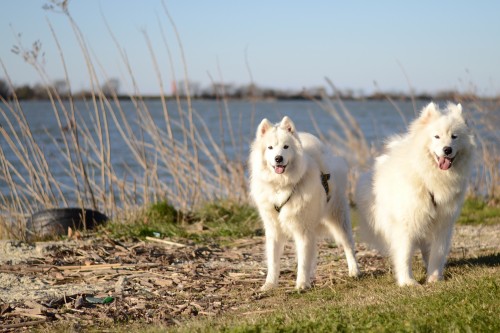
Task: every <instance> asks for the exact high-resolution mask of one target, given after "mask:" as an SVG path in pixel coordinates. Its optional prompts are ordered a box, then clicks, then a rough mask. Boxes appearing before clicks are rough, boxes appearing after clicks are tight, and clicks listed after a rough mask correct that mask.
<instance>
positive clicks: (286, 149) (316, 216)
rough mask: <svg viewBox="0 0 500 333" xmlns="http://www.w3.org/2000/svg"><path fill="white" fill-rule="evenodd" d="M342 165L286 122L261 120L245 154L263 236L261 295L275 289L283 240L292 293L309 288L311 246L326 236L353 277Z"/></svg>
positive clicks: (312, 259)
mask: <svg viewBox="0 0 500 333" xmlns="http://www.w3.org/2000/svg"><path fill="white" fill-rule="evenodd" d="M346 185H347V163H346V162H345V161H344V160H342V159H339V158H336V157H333V156H331V154H330V153H329V152H328V149H327V147H325V145H323V143H322V142H321V141H320V140H319V139H318V138H316V137H315V136H313V135H312V134H308V133H298V132H297V131H296V129H295V125H294V123H293V122H292V120H291V119H290V118H288V117H284V118H283V120H282V121H281V123H279V124H276V125H273V124H272V123H270V122H269V121H268V120H267V119H264V120H262V122H261V123H260V125H259V127H258V129H257V136H256V138H255V141H254V142H253V144H252V147H251V153H250V188H251V189H250V192H251V196H252V198H253V200H254V201H255V203H256V204H257V208H258V210H259V213H260V216H261V218H262V220H263V222H264V227H265V231H266V254H267V270H268V271H267V277H266V282H265V284H264V285H263V286H262V288H261V290H268V289H271V288H273V287H275V286H277V284H278V277H279V273H280V257H281V255H282V253H283V247H284V242H285V240H286V238H287V237H293V239H294V240H295V245H296V252H297V263H298V268H297V283H296V288H297V289H305V288H308V287H310V285H311V282H310V281H311V280H310V279H311V278H312V277H313V276H314V271H315V268H316V267H315V266H316V241H317V238H318V236H319V235H324V234H325V233H328V231H329V232H331V233H332V234H333V236H334V238H335V240H336V241H337V243H338V244H340V245H342V246H343V248H344V252H345V255H346V258H347V264H348V267H349V275H350V276H357V275H358V274H359V270H358V265H357V262H356V258H355V253H354V241H353V237H352V228H351V221H350V216H349V205H348V202H347V198H346Z"/></svg>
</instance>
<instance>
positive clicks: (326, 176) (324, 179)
mask: <svg viewBox="0 0 500 333" xmlns="http://www.w3.org/2000/svg"><path fill="white" fill-rule="evenodd" d="M329 180H330V174H329V173H321V185H323V188H324V189H325V193H326V202H329V201H330V187H329V186H328V181H329ZM294 192H295V187H294V188H293V190H292V192H291V193H290V195H289V196H288V198H287V199H286V200H285V201H284V202H283V203H282V204H281V205H279V206H277V205H274V209H275V210H276V211H277V212H278V213H279V212H280V211H281V208H283V206H284V205H286V203H287V202H288V201H290V198H291V197H292V195H293V193H294ZM431 195H432V194H431ZM432 198H433V201H434V196H432Z"/></svg>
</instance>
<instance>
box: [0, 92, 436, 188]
mask: <svg viewBox="0 0 500 333" xmlns="http://www.w3.org/2000/svg"><path fill="white" fill-rule="evenodd" d="M426 104H427V102H423V101H417V102H416V105H415V106H414V105H413V104H412V103H411V102H409V101H405V102H396V103H395V105H394V104H391V103H389V102H386V101H346V102H344V105H345V107H346V108H347V109H348V110H349V112H350V114H351V115H352V116H353V117H354V118H355V119H356V121H357V123H358V124H359V126H360V128H361V131H362V132H363V134H364V136H365V138H366V140H367V141H368V143H369V144H370V145H372V146H373V147H379V146H380V144H381V143H382V142H383V140H384V139H385V138H386V137H387V136H388V135H391V134H394V133H398V132H402V131H404V130H405V128H406V124H405V121H406V122H409V121H411V120H412V119H414V117H415V116H416V114H417V113H418V112H419V110H421V108H422V107H423V106H425V105H426ZM120 105H121V109H122V111H123V113H122V114H123V117H124V119H126V122H127V123H128V124H130V126H131V127H132V132H133V133H134V134H135V135H137V136H138V137H142V138H144V141H146V142H148V140H149V141H150V142H149V143H150V144H152V145H154V144H156V143H155V142H153V141H154V140H151V139H150V135H149V134H148V132H147V129H146V128H145V125H144V124H145V123H147V122H148V121H152V122H154V123H155V124H156V125H157V126H158V127H159V128H160V129H162V130H163V131H165V125H164V124H165V118H164V111H163V108H162V103H161V101H160V100H148V101H145V104H144V105H143V106H139V107H137V106H135V105H134V104H133V103H132V102H131V101H120ZM440 106H444V103H440ZM21 107H22V110H23V113H24V115H25V117H26V119H27V122H28V124H29V127H30V130H31V133H32V136H33V138H34V139H35V141H36V142H37V144H38V145H39V146H40V148H41V149H42V150H43V152H44V154H45V156H46V157H47V161H48V163H49V168H50V170H51V172H52V174H53V175H54V177H55V178H56V179H57V180H60V182H61V183H62V184H68V186H71V185H70V184H71V183H72V182H71V180H70V176H69V175H68V171H67V168H66V167H63V165H66V164H65V157H64V156H63V154H62V152H61V151H60V147H63V136H64V135H69V134H68V133H67V131H62V130H61V126H60V125H59V124H58V122H57V118H56V117H55V114H54V111H53V107H52V105H51V104H50V102H48V101H25V102H22V103H21ZM167 107H168V113H169V117H170V120H171V122H172V123H174V125H173V126H172V128H173V135H174V137H175V138H176V139H177V140H179V142H182V141H183V140H184V135H185V132H184V133H183V132H182V131H181V130H180V126H175V123H177V124H180V122H181V120H182V121H184V122H185V124H186V125H185V126H188V125H187V121H188V119H187V118H186V117H183V118H181V117H180V115H179V114H180V113H179V110H180V109H179V106H178V105H177V103H176V102H175V101H168V103H167ZM334 107H336V108H337V109H340V108H341V105H339V104H338V103H336V102H334ZM180 108H181V109H182V112H183V114H184V115H186V109H187V106H186V103H185V102H182V103H181V106H180ZM192 108H193V110H194V112H195V114H194V122H195V123H196V124H197V126H196V128H197V129H199V131H200V132H199V133H198V135H199V136H200V137H201V138H202V140H203V138H204V137H206V136H207V135H206V133H204V132H203V130H202V129H203V126H201V124H205V125H206V128H207V129H208V131H210V133H211V134H212V136H213V140H214V141H215V144H216V145H217V146H218V147H219V148H221V149H223V150H224V151H225V153H226V154H227V156H228V159H229V160H241V161H245V160H246V158H247V155H248V147H249V143H250V142H251V141H252V140H253V138H254V135H255V131H256V127H257V125H258V124H259V122H260V121H261V120H262V119H263V118H268V119H269V120H271V121H272V122H278V121H279V120H281V118H282V117H283V116H285V115H287V116H289V117H291V118H292V120H293V121H294V122H295V124H296V126H297V128H298V129H299V130H300V131H308V132H312V133H314V134H317V135H319V134H322V135H324V136H325V137H326V138H330V139H329V140H331V143H332V144H333V145H334V146H335V144H336V143H335V140H333V139H331V138H332V136H331V135H329V133H330V132H331V131H333V132H335V133H340V135H342V128H341V126H340V125H339V122H338V121H337V120H336V119H335V117H332V116H331V114H329V113H328V112H327V111H325V110H324V109H323V108H322V107H321V105H319V104H318V103H315V102H313V101H259V102H254V103H253V102H249V101H228V102H226V103H224V102H223V101H193V104H192ZM0 109H1V112H2V116H0V124H1V125H2V126H3V128H4V129H5V130H6V131H7V133H9V135H13V132H18V133H19V124H18V122H17V121H15V120H14V119H15V117H14V115H13V114H12V113H11V111H9V110H8V109H7V108H6V106H5V105H0ZM59 109H60V108H59ZM75 109H76V111H77V114H78V115H79V116H78V120H77V122H78V124H79V126H80V129H82V128H84V127H85V126H87V127H88V129H87V130H88V133H89V135H93V136H95V137H96V138H97V136H96V134H95V132H96V127H97V125H96V124H97V123H96V114H95V112H94V107H93V106H92V105H91V104H90V103H89V102H84V101H77V102H76V103H75ZM105 109H106V108H105ZM113 109H114V110H117V107H116V106H114V107H113ZM137 110H142V111H140V112H138V111H137ZM145 110H147V111H148V112H145ZM107 112H108V111H107ZM108 113H109V112H108ZM148 115H151V118H152V119H150V120H148V119H147V117H148ZM226 116H229V117H226ZM7 118H8V119H10V120H11V121H12V122H13V128H10V126H8V122H7V120H6V119H7ZM124 119H119V120H118V123H119V124H123V123H124ZM101 121H102V119H101ZM64 126H67V122H66V121H64V119H63V121H62V127H64ZM108 127H109V135H110V140H111V162H112V165H113V169H114V172H115V173H116V174H117V175H119V176H120V175H125V174H126V173H130V172H133V171H138V170H140V166H139V165H138V163H137V162H136V160H135V159H134V158H133V156H132V153H131V151H130V149H129V147H128V146H127V144H125V140H124V139H123V134H121V133H120V131H119V127H118V126H117V123H116V122H115V121H114V120H113V119H112V117H110V116H109V115H108ZM318 130H319V133H318ZM166 135H167V134H166V131H165V132H164V133H163V136H165V137H166ZM125 136H127V134H125ZM20 140H21V142H23V139H22V138H20ZM0 143H1V147H2V150H3V153H4V154H5V156H6V160H8V161H9V162H10V163H12V166H13V169H16V170H19V171H20V172H21V173H22V174H23V175H25V174H26V172H27V171H26V170H25V168H24V167H23V165H22V158H20V157H19V156H16V154H15V152H14V151H13V150H12V149H11V147H10V146H9V142H8V141H7V140H6V138H5V137H4V136H2V135H0ZM86 149H87V150H89V151H91V150H92V147H86ZM23 154H24V153H21V155H23ZM201 162H202V163H210V161H208V160H204V159H203V156H201ZM0 167H1V166H0ZM0 171H1V169H0ZM0 177H2V174H1V173H0ZM14 178H15V176H14ZM10 191H11V189H10V188H9V186H8V185H7V181H6V180H5V179H2V178H0V192H1V193H3V194H4V195H9V194H10Z"/></svg>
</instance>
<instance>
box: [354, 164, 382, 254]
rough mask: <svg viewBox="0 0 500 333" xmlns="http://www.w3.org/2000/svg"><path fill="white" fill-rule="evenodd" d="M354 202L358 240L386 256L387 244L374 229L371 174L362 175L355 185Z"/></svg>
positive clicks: (373, 199)
mask: <svg viewBox="0 0 500 333" xmlns="http://www.w3.org/2000/svg"><path fill="white" fill-rule="evenodd" d="M355 200H356V206H357V208H358V212H359V223H358V235H359V238H360V240H361V241H362V242H365V243H367V244H368V245H369V246H370V247H371V248H373V249H375V250H378V251H379V252H380V253H382V254H386V253H387V244H386V243H385V242H384V239H383V237H382V235H380V234H379V232H378V231H377V229H376V221H375V195H374V189H373V173H372V172H368V173H364V174H362V175H361V177H360V178H359V180H358V183H357V185H356V192H355Z"/></svg>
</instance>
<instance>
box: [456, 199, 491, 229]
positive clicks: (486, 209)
mask: <svg viewBox="0 0 500 333" xmlns="http://www.w3.org/2000/svg"><path fill="white" fill-rule="evenodd" d="M457 223H460V224H473V225H478V224H486V225H491V224H498V223H500V206H498V205H488V203H487V202H485V201H484V200H483V199H480V198H468V199H467V200H465V202H464V205H463V207H462V212H461V214H460V217H459V218H458V221H457Z"/></svg>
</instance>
